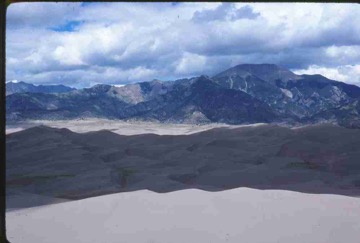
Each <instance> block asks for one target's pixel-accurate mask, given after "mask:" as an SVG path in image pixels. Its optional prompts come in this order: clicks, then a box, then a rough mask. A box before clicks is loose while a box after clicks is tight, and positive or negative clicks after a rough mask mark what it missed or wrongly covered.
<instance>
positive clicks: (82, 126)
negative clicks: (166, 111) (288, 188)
mask: <svg viewBox="0 0 360 243" xmlns="http://www.w3.org/2000/svg"><path fill="white" fill-rule="evenodd" d="M260 124H261V123H259V124H250V125H228V124H224V123H212V124H199V125H195V124H167V123H158V122H141V121H138V122H136V121H131V122H126V121H121V120H108V119H96V118H93V119H86V120H56V121H52V120H32V121H24V122H18V123H12V124H8V125H7V126H6V134H10V133H14V132H19V131H22V130H24V129H27V128H30V127H35V126H39V125H44V126H49V127H54V128H67V129H70V130H71V131H74V132H78V133H84V132H89V131H99V130H109V131H111V132H114V133H117V134H121V135H136V134H144V133H153V134H158V135H184V134H192V133H197V132H201V131H205V130H209V129H212V128H216V127H233V128H236V127H243V126H256V125H260Z"/></svg>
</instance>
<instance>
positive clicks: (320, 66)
mask: <svg viewBox="0 0 360 243" xmlns="http://www.w3.org/2000/svg"><path fill="white" fill-rule="evenodd" d="M358 23H360V5H358V4H340V3H333V4H329V3H327V4H326V3H114V2H113V3H103V2H100V3H75V2H73V3H71V2H70V3H41V2H39V3H15V4H11V5H10V6H9V8H8V10H7V23H6V80H7V81H11V80H18V81H25V82H29V83H34V84H64V85H68V86H72V87H77V88H81V87H89V86H92V85H94V84H98V83H104V84H118V85H121V84H127V83H134V82H140V81H149V80H153V79H159V80H174V79H179V78H188V77H194V76H199V75H208V76H212V75H214V74H216V73H218V72H220V71H223V70H226V69H228V68H230V67H232V66H236V65H238V64H243V63H253V64H258V63H273V64H277V65H279V66H282V67H285V68H288V69H290V70H292V71H293V72H295V73H297V74H321V75H324V76H326V77H328V78H330V79H334V80H339V81H343V82H346V83H350V84H355V85H358V86H360V24H358Z"/></svg>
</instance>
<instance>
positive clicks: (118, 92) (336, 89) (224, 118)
mask: <svg viewBox="0 0 360 243" xmlns="http://www.w3.org/2000/svg"><path fill="white" fill-rule="evenodd" d="M359 102H360V88H359V87H357V86H354V85H348V84H345V83H342V82H337V81H333V80H329V79H327V78H325V77H323V76H321V75H296V74H294V73H292V72H291V71H289V70H287V69H284V68H281V67H279V66H276V65H273V64H258V65H252V64H243V65H238V66H235V67H233V68H230V69H228V70H226V71H224V72H221V73H219V74H217V75H215V76H214V77H212V78H209V77H206V76H201V77H197V78H192V79H181V80H176V81H167V82H162V81H159V80H153V81H150V82H142V83H136V84H129V85H126V86H123V87H114V86H110V85H97V86H94V87H92V88H88V89H83V90H76V91H71V92H67V93H63V94H44V93H36V94H35V93H17V94H12V95H9V96H7V104H6V115H7V120H8V121H18V120H24V119H58V118H62V119H72V118H82V117H103V118H111V119H125V120H128V119H137V120H150V121H151V120H157V121H161V122H175V123H184V122H185V123H199V122H200V123H203V122H225V123H229V124H243V123H253V122H286V123H290V124H294V123H295V124H299V123H302V124H309V123H317V122H323V121H327V122H332V123H336V124H339V125H342V126H345V127H352V128H353V127H355V128H359V127H360V110H359Z"/></svg>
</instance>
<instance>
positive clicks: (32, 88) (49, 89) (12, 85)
mask: <svg viewBox="0 0 360 243" xmlns="http://www.w3.org/2000/svg"><path fill="white" fill-rule="evenodd" d="M72 90H75V89H74V88H70V87H68V86H65V85H62V84H59V85H33V84H29V83H25V82H23V81H20V82H17V81H11V82H7V83H6V95H11V94H14V93H26V92H29V93H66V92H69V91H72Z"/></svg>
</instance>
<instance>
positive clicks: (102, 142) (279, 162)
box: [6, 125, 360, 207]
mask: <svg viewBox="0 0 360 243" xmlns="http://www.w3.org/2000/svg"><path fill="white" fill-rule="evenodd" d="M359 147H360V131H358V130H352V129H346V128H341V127H338V126H333V125H316V126H309V127H303V128H298V129H289V128H284V127H279V126H275V125H261V126H250V127H240V128H231V129H230V128H215V129H211V130H208V131H204V132H200V133H195V134H191V135H178V136H171V135H163V136H160V135H155V134H142V135H133V136H124V135H118V134H115V133H112V132H109V131H106V130H102V131H98V132H88V133H83V134H79V133H74V132H72V131H70V130H68V129H55V128H49V127H45V126H40V127H34V128H30V129H27V130H24V131H21V132H17V133H13V134H10V135H7V139H6V152H7V165H6V181H7V182H6V183H7V184H6V186H7V193H10V194H11V193H15V194H16V193H19V192H20V193H24V194H28V193H31V194H39V195H42V196H45V197H55V198H62V199H81V198H86V197H92V196H97V195H102V194H108V193H115V192H123V191H133V190H139V189H149V190H153V191H156V192H169V191H174V190H179V189H184V188H201V189H204V190H210V191H218V190H224V189H229V188H236V187H243V186H245V187H253V188H263V189H288V190H295V191H302V192H314V193H336V194H345V195H359V193H360V163H359V158H360V152H359V150H358V149H357V148H359ZM9 207H11V205H10V206H9Z"/></svg>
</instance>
